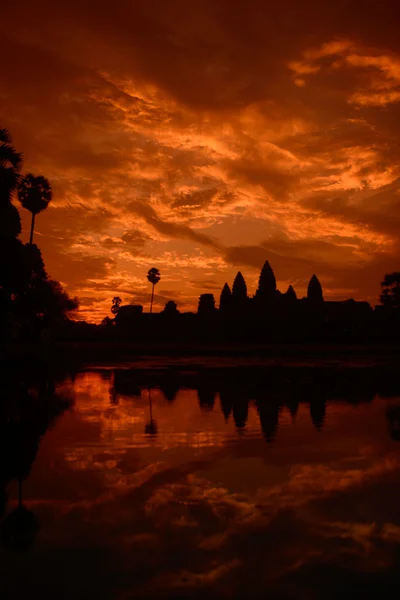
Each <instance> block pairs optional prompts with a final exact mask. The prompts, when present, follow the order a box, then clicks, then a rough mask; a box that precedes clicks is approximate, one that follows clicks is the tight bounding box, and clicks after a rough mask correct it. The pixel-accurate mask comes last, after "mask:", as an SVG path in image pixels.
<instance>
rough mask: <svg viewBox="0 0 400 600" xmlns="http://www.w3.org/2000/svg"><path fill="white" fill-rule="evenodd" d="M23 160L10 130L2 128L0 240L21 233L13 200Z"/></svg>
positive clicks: (0, 131)
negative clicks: (12, 140) (12, 141)
mask: <svg viewBox="0 0 400 600" xmlns="http://www.w3.org/2000/svg"><path fill="white" fill-rule="evenodd" d="M22 162H23V161H22V154H21V153H20V152H17V151H16V150H15V148H14V146H13V145H12V143H11V136H10V134H9V132H8V131H7V129H0V240H11V239H13V238H16V237H17V236H18V235H19V234H20V233H21V220H20V218H19V213H18V210H17V208H16V207H15V206H14V205H13V204H12V203H11V200H12V197H13V195H14V193H15V192H16V191H17V189H18V185H19V183H20V180H21V169H22ZM1 252H3V249H1Z"/></svg>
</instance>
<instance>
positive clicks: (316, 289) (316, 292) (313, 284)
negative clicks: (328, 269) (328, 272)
mask: <svg viewBox="0 0 400 600" xmlns="http://www.w3.org/2000/svg"><path fill="white" fill-rule="evenodd" d="M307 298H308V300H310V302H312V303H313V304H320V303H321V302H323V301H324V296H323V294H322V286H321V284H320V282H319V279H318V277H317V276H316V275H313V276H312V277H311V279H310V283H309V284H308V289H307Z"/></svg>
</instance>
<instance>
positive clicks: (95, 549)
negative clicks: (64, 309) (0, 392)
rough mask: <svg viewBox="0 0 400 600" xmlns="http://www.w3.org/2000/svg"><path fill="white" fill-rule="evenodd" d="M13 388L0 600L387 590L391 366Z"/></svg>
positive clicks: (393, 493) (9, 385)
mask: <svg viewBox="0 0 400 600" xmlns="http://www.w3.org/2000/svg"><path fill="white" fill-rule="evenodd" d="M28 379H29V378H27V379H26V381H25V382H24V381H22V382H21V379H20V378H19V377H15V378H14V379H13V380H12V381H11V380H10V379H8V380H6V381H5V385H4V389H7V394H5V396H4V397H5V398H7V400H6V401H5V402H4V403H3V405H2V406H1V407H0V410H1V420H0V427H1V433H2V435H1V436H0V444H1V456H0V459H1V467H0V477H1V480H0V482H1V485H0V493H1V496H0V497H1V502H2V506H3V513H4V516H3V518H2V521H1V525H0V527H1V531H0V533H1V541H2V543H3V546H2V549H1V550H0V565H1V566H0V575H1V581H2V587H3V588H4V589H5V590H6V597H10V598H12V599H13V600H18V599H19V598H26V597H27V595H28V594H31V595H32V591H34V592H35V595H37V596H38V597H40V598H41V599H42V600H46V599H47V598H52V599H53V598H55V597H60V593H59V590H60V589H62V590H63V596H62V597H63V598H66V599H69V598H71V599H74V600H75V599H76V598H78V599H80V598H84V597H89V598H91V597H95V598H96V599H97V600H103V599H104V600H105V599H108V598H116V599H117V600H119V599H126V600H128V599H130V598H134V597H138V598H202V597H204V596H205V595H206V596H210V597H211V598H244V597H246V598H258V597H265V595H266V591H268V596H269V597H272V598H296V600H297V599H298V598H299V597H300V598H303V597H304V598H322V597H323V598H328V599H333V598H337V597H338V595H339V594H340V593H341V589H342V588H345V589H346V592H347V594H348V595H350V596H354V597H357V595H358V594H359V590H360V589H364V590H367V592H365V594H364V595H366V596H367V597H369V594H371V597H372V596H374V597H382V596H383V597H385V594H386V592H388V591H389V590H390V586H393V585H395V584H396V582H397V578H398V572H399V569H400V509H399V506H400V477H399V475H400V473H399V469H400V456H399V450H400V445H399V444H398V443H397V441H398V440H399V439H400V435H399V431H400V398H399V394H398V389H397V387H398V383H397V375H396V374H395V373H391V372H385V373H382V372H381V371H377V370H376V371H373V370H371V369H369V370H367V369H366V370H363V369H362V370H360V371H356V370H354V371H351V370H347V371H346V370H345V371H329V370H324V371H322V370H321V369H314V370H307V369H300V368H299V369H297V370H296V369H292V370H289V369H269V370H268V369H259V370H257V369H251V370H241V369H234V370H229V369H217V368H214V369H209V370H206V369H204V368H203V369H202V370H201V372H200V371H198V370H196V369H192V370H191V371H189V370H188V371H182V372H178V371H175V372H174V371H171V370H169V371H163V370H161V369H160V371H152V372H151V371H150V370H148V371H145V370H142V371H141V370H139V369H136V370H122V369H120V370H116V371H115V372H113V371H111V370H107V371H106V370H104V371H101V370H97V371H88V372H81V373H79V374H77V375H76V377H75V378H74V379H73V380H71V378H67V379H65V381H64V382H62V383H60V382H58V383H55V382H54V380H51V378H47V380H46V378H45V380H44V381H36V382H32V383H29V382H28ZM39 379H40V378H39ZM391 381H393V387H391V384H390V382H391ZM17 383H18V385H17ZM28 383H29V385H28ZM382 389H384V392H382V391H381V390H382ZM72 395H74V397H75V403H74V406H73V408H71V403H70V402H69V401H68V398H70V397H72ZM67 408H71V410H66V409H67ZM23 480H24V484H23V492H24V497H23V498H22V481H23ZM12 482H20V484H21V485H20V488H19V489H20V497H19V498H14V497H13V492H14V493H15V487H16V486H15V484H14V485H13V484H12ZM6 492H7V493H8V494H9V498H8V499H7V493H6ZM39 523H40V530H39V531H38V526H39ZM16 548H18V549H20V550H24V551H25V554H24V555H25V556H26V562H25V563H21V562H20V561H18V559H17V556H16V553H15V552H12V551H11V550H12V549H16ZM339 584H340V585H339Z"/></svg>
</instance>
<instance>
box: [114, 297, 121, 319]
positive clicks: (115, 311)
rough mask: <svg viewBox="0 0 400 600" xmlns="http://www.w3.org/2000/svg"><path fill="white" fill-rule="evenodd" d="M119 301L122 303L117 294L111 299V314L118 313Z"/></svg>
mask: <svg viewBox="0 0 400 600" xmlns="http://www.w3.org/2000/svg"><path fill="white" fill-rule="evenodd" d="M121 303H122V300H121V298H120V297H119V296H114V298H113V299H112V305H111V312H112V314H113V315H117V314H118V311H119V309H120V306H121Z"/></svg>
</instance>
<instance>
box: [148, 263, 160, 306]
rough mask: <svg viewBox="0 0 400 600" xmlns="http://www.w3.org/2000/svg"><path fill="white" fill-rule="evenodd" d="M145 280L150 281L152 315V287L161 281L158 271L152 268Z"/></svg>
mask: <svg viewBox="0 0 400 600" xmlns="http://www.w3.org/2000/svg"><path fill="white" fill-rule="evenodd" d="M147 279H148V280H149V281H150V283H151V284H152V286H153V287H152V288H151V301H150V313H152V312H153V300H154V286H155V285H157V283H158V282H159V281H160V279H161V275H160V271H159V270H158V269H155V268H154V267H153V268H152V269H150V270H149V272H148V273H147Z"/></svg>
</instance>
